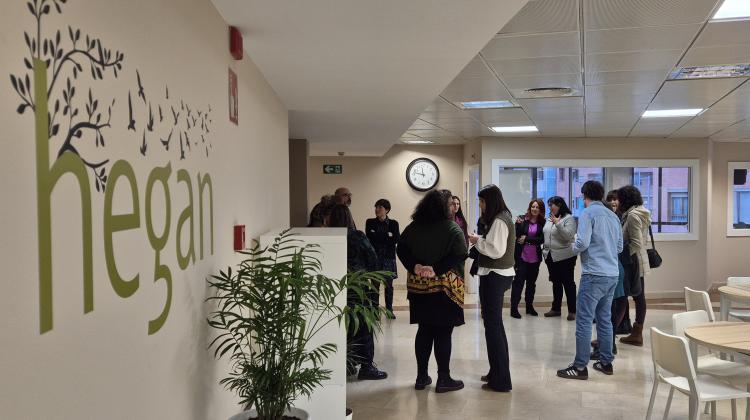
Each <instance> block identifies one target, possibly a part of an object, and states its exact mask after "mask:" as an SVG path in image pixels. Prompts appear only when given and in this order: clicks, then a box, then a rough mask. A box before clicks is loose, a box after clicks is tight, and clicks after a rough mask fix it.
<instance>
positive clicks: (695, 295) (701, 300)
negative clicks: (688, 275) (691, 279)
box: [685, 287, 716, 322]
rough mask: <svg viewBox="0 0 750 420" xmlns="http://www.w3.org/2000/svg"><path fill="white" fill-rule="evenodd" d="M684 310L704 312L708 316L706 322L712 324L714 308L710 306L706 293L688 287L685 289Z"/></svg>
mask: <svg viewBox="0 0 750 420" xmlns="http://www.w3.org/2000/svg"><path fill="white" fill-rule="evenodd" d="M685 310H686V311H688V312H689V311H699V310H704V311H706V313H707V314H708V318H709V319H708V321H704V322H714V321H716V318H715V317H714V308H713V306H712V305H711V297H710V296H708V293H707V292H704V291H702V290H693V289H691V288H689V287H686V288H685Z"/></svg>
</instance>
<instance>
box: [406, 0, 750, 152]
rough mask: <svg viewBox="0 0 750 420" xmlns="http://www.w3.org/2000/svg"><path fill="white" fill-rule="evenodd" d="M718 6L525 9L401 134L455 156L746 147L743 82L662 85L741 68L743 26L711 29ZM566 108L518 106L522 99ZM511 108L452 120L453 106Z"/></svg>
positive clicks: (580, 1)
mask: <svg viewBox="0 0 750 420" xmlns="http://www.w3.org/2000/svg"><path fill="white" fill-rule="evenodd" d="M717 3H720V1H718V0H532V1H529V2H528V3H527V4H526V5H525V6H524V7H523V9H522V10H521V11H520V12H519V13H518V14H517V15H516V16H515V17H514V18H513V19H512V20H510V21H509V22H508V23H507V24H506V25H505V26H504V27H503V28H502V29H501V30H500V31H498V33H497V34H496V35H495V36H494V37H493V38H492V39H491V40H490V41H489V43H488V44H487V45H486V46H484V48H482V50H481V51H480V52H479V53H478V54H477V55H476V56H475V57H474V58H473V59H472V60H471V61H470V62H469V64H468V65H467V66H466V67H465V68H464V69H463V70H462V71H461V73H460V74H458V76H456V77H455V79H453V81H452V82H451V83H450V84H448V85H447V87H446V88H445V89H444V90H443V91H442V93H441V94H440V95H439V96H437V98H436V99H435V100H434V101H433V102H432V103H431V104H430V105H429V106H428V107H426V109H424V111H423V112H422V113H421V114H420V115H419V117H418V118H417V119H416V121H414V123H413V124H412V126H411V127H410V128H409V129H408V130H407V131H405V132H404V134H402V137H401V139H402V141H404V140H406V141H408V140H419V139H428V140H431V141H433V142H435V143H437V144H461V143H463V142H465V141H466V140H467V139H470V138H474V137H479V136H508V134H505V135H501V134H497V133H494V132H493V131H491V130H490V127H493V126H528V125H535V126H536V127H538V129H539V132H538V133H530V134H512V136H513V137H519V136H530V137H541V136H544V137H627V136H630V137H661V138H664V137H666V138H681V137H710V138H712V139H715V140H718V141H724V140H726V141H737V140H741V139H750V119H747V117H748V116H750V84H748V83H746V82H747V78H725V79H704V80H680V81H668V80H667V78H668V76H669V74H670V73H671V72H672V70H674V69H675V68H676V67H685V66H706V65H729V64H740V63H750V21H747V20H745V21H730V22H712V21H710V18H711V16H713V13H714V11H715V10H716V7H717ZM551 86H554V87H566V88H571V89H573V90H574V92H575V93H574V95H573V96H570V97H558V98H543V99H519V97H522V96H523V91H524V90H525V89H529V88H540V87H551ZM480 100H511V101H515V103H516V104H517V105H519V107H518V108H505V109H492V110H462V109H461V108H459V107H458V106H456V105H455V104H456V103H458V102H464V101H480ZM674 108H704V109H707V110H706V111H704V112H702V113H701V114H699V115H698V116H695V117H681V118H657V119H644V118H641V115H642V114H643V112H644V111H646V110H661V109H674Z"/></svg>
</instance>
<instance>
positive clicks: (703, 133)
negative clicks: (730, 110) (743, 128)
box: [670, 120, 732, 138]
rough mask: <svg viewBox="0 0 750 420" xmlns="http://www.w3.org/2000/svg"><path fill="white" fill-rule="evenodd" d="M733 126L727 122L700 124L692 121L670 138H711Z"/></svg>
mask: <svg viewBox="0 0 750 420" xmlns="http://www.w3.org/2000/svg"><path fill="white" fill-rule="evenodd" d="M731 124H732V123H726V122H698V121H696V120H692V121H690V122H688V123H687V124H685V125H684V126H683V127H682V128H680V129H679V130H677V131H675V132H674V133H672V134H671V135H670V137H682V138H686V137H700V138H704V137H710V136H711V135H712V134H715V133H718V132H719V131H721V130H722V129H724V128H727V127H728V126H730V125H731Z"/></svg>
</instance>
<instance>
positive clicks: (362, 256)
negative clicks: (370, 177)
mask: <svg viewBox="0 0 750 420" xmlns="http://www.w3.org/2000/svg"><path fill="white" fill-rule="evenodd" d="M352 220H354V219H353V218H352V214H351V212H350V211H349V207H347V206H346V205H345V204H336V205H335V206H334V207H333V208H332V209H331V212H330V215H329V216H328V227H343V228H346V229H347V234H346V268H347V271H350V272H356V271H362V270H364V271H377V270H378V256H377V254H376V253H375V249H374V248H373V247H372V245H371V244H370V241H369V240H368V239H367V236H365V234H364V232H362V231H360V230H357V229H356V228H355V227H354V224H353V222H352ZM366 299H367V304H369V305H373V306H377V305H378V289H377V288H376V286H375V285H373V286H372V287H371V288H370V290H367V292H366ZM360 316H361V315H360ZM360 325H364V322H363V321H361V322H360ZM373 333H374V332H373V331H372V330H370V329H368V328H366V327H363V326H361V327H360V328H357V330H356V332H354V328H353V325H350V328H349V331H347V343H348V344H350V345H351V346H352V347H353V353H354V359H355V361H356V363H357V364H359V365H360V368H359V373H358V375H357V378H358V379H362V380H377V379H385V378H387V377H388V374H387V373H385V372H383V371H382V370H379V369H378V368H377V366H376V365H375V363H374V358H375V342H374V337H373ZM354 369H356V366H351V365H350V366H347V371H348V373H352V374H353V373H354Z"/></svg>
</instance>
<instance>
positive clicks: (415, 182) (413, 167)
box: [406, 158, 440, 191]
mask: <svg viewBox="0 0 750 420" xmlns="http://www.w3.org/2000/svg"><path fill="white" fill-rule="evenodd" d="M439 179H440V171H439V170H438V167H437V165H436V164H435V162H433V161H431V160H430V159H427V158H419V159H415V160H413V161H412V162H411V163H410V164H409V166H408V167H407V168H406V181H407V182H408V183H409V185H410V186H411V187H412V188H414V189H415V190H417V191H429V190H431V189H433V188H434V187H435V185H437V183H438V180H439Z"/></svg>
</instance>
